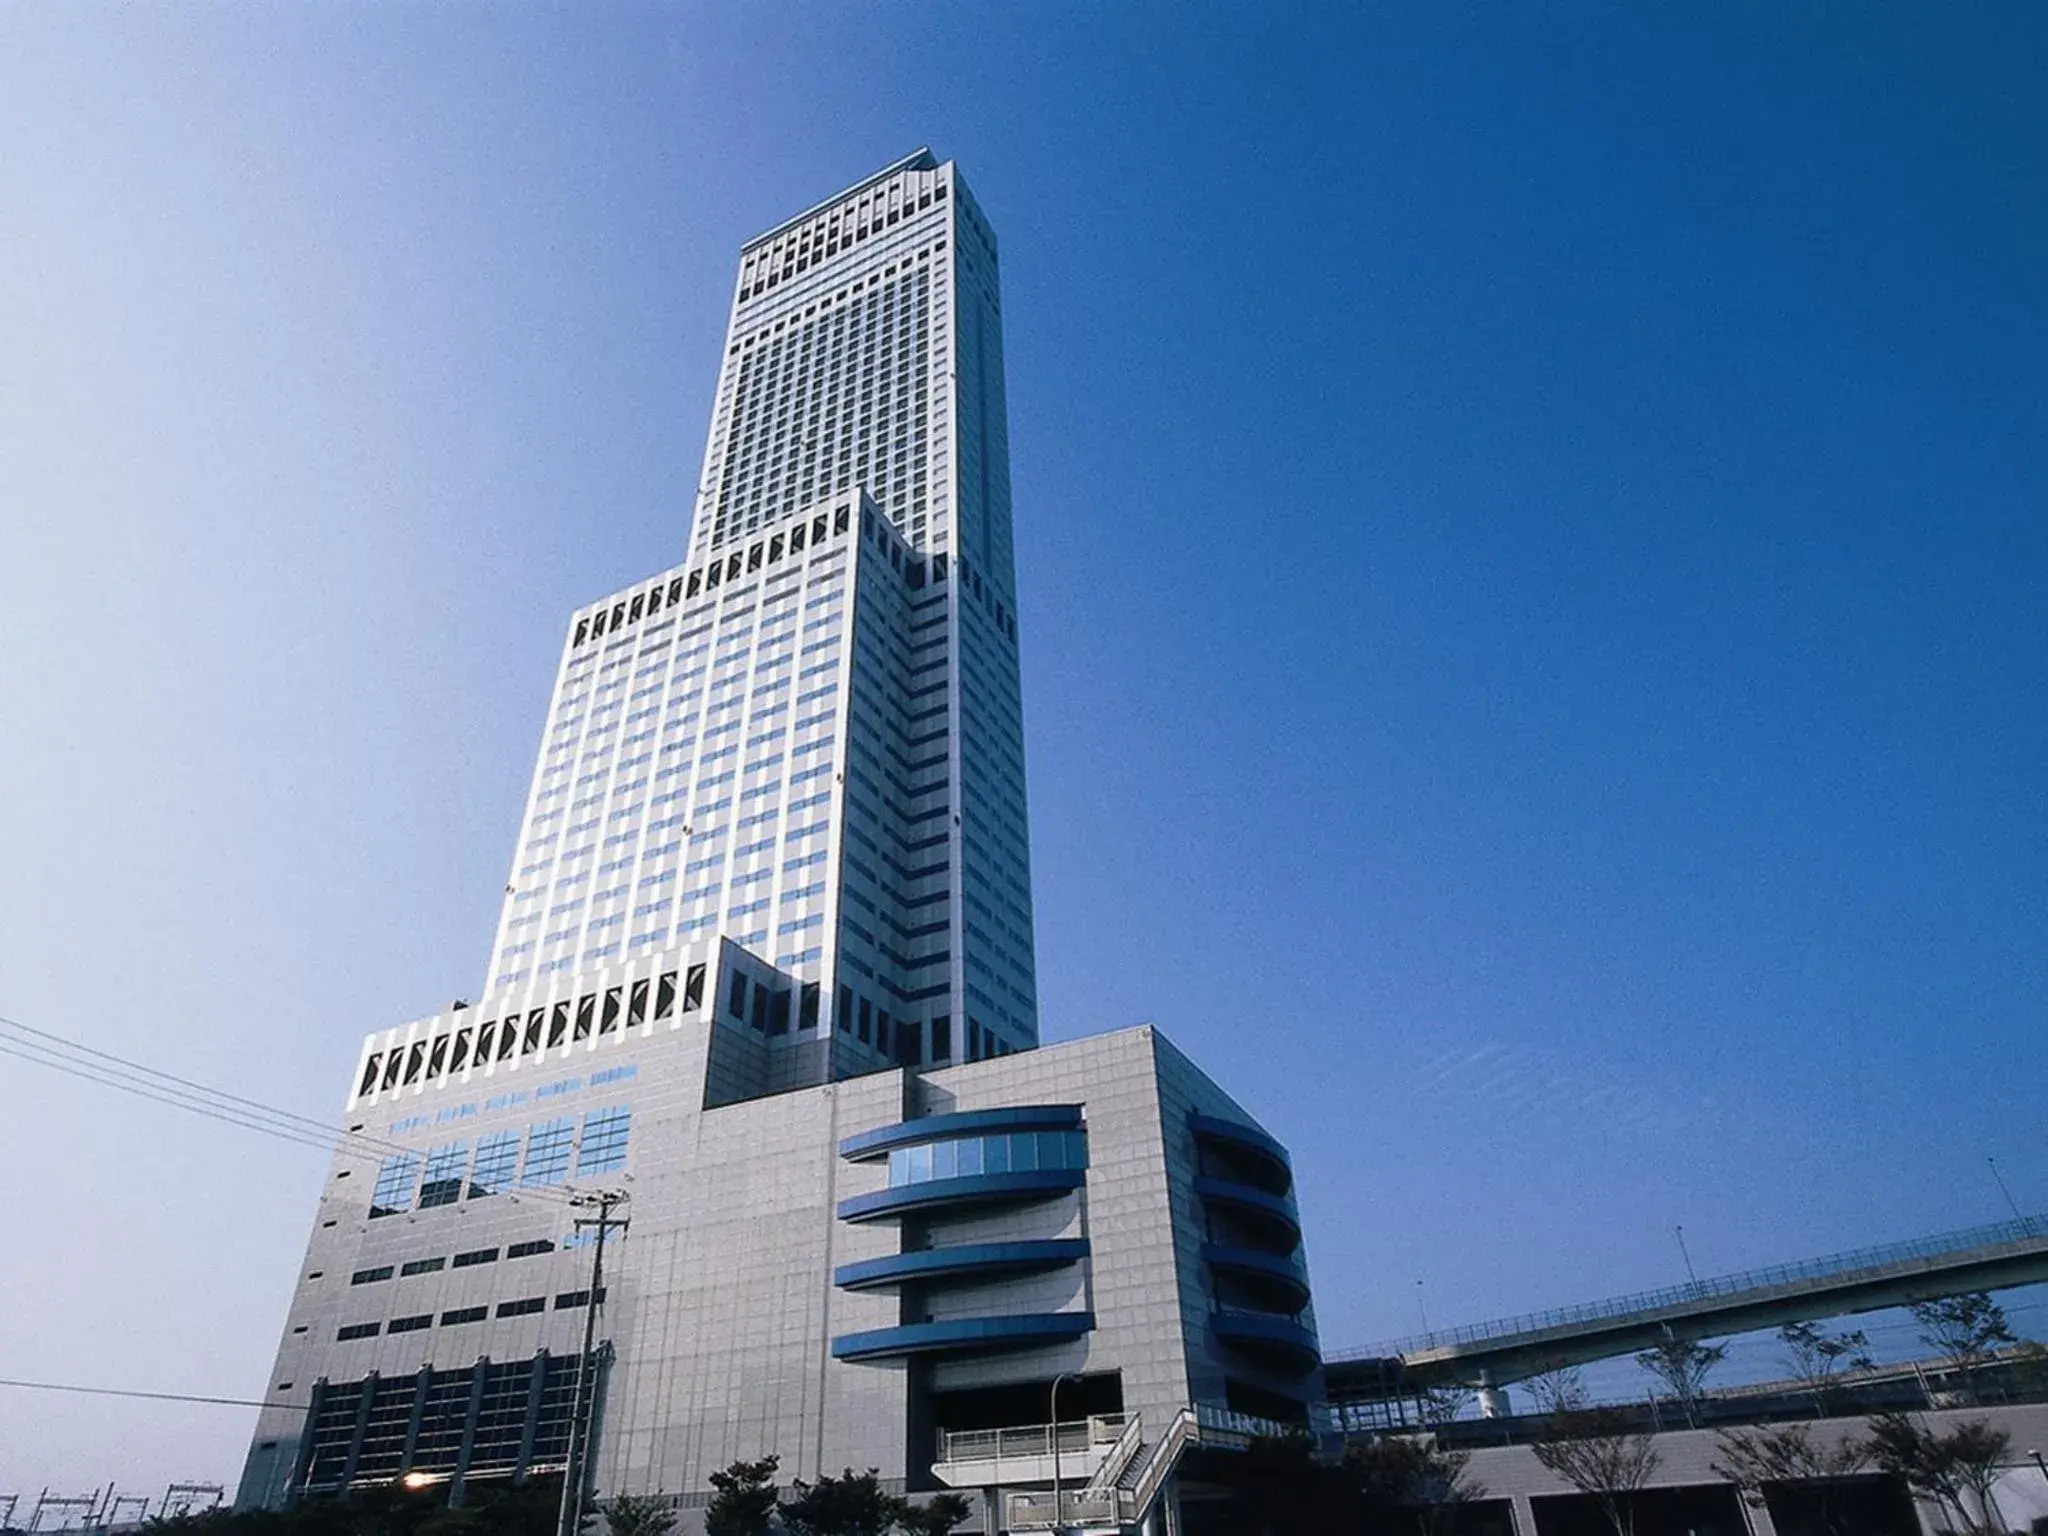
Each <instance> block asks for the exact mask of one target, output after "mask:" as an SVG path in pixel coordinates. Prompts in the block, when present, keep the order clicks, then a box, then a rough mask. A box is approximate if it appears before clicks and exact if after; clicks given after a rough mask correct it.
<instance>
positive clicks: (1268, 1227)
mask: <svg viewBox="0 0 2048 1536" xmlns="http://www.w3.org/2000/svg"><path fill="white" fill-rule="evenodd" d="M1195 1193H1196V1194H1198V1195H1200V1196H1201V1197H1202V1200H1203V1201H1204V1203H1206V1204H1208V1205H1212V1206H1221V1207H1223V1208H1224V1209H1225V1210H1228V1211H1230V1212H1231V1213H1232V1214H1233V1215H1235V1216H1237V1217H1239V1218H1240V1219H1241V1220H1242V1221H1243V1222H1244V1223H1245V1225H1246V1227H1247V1228H1249V1229H1250V1230H1251V1231H1252V1232H1254V1233H1255V1234H1257V1236H1258V1237H1259V1238H1260V1239H1261V1240H1262V1246H1264V1247H1265V1248H1267V1249H1268V1250H1270V1251H1271V1252H1273V1253H1282V1254H1287V1253H1292V1252H1294V1250H1295V1249H1296V1248H1298V1247H1300V1246H1301V1221H1300V1218H1299V1217H1297V1216H1296V1215H1295V1214H1294V1202H1293V1201H1292V1200H1289V1199H1287V1198H1286V1197H1285V1196H1283V1195H1275V1194H1270V1193H1268V1192H1267V1191H1266V1190H1263V1189H1260V1188H1259V1187H1258V1186H1256V1185H1253V1184H1240V1183H1238V1182H1237V1181H1236V1180H1235V1179H1215V1178H1208V1177H1203V1178H1198V1179H1196V1180H1195Z"/></svg>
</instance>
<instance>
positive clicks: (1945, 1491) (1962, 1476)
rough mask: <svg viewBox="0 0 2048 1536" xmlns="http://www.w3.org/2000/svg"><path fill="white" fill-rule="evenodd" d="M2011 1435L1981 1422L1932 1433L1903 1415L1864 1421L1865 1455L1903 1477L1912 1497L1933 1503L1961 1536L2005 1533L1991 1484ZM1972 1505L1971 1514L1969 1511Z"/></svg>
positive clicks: (2008, 1449)
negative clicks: (1867, 1448)
mask: <svg viewBox="0 0 2048 1536" xmlns="http://www.w3.org/2000/svg"><path fill="white" fill-rule="evenodd" d="M2011 1449H2012V1436H2011V1435H2008V1434H2006V1433H2004V1432H2003V1431H2001V1430H1995V1429H1993V1428H1992V1427H1991V1426H1990V1425H1988V1424H1986V1423H1985V1422H1984V1421H1983V1420H1982V1419H1966V1420H1964V1421H1963V1422H1962V1423H1960V1424H1958V1425H1956V1426H1955V1427H1954V1428H1953V1429H1951V1430H1949V1432H1948V1433H1947V1434H1937V1433H1935V1432H1934V1431H1933V1430H1931V1429H1927V1428H1925V1427H1924V1426H1922V1425H1920V1424H1918V1423H1916V1422H1914V1420H1913V1419H1912V1417H1911V1416H1910V1415H1908V1414H1903V1413H1885V1414H1880V1415H1878V1416H1877V1417H1876V1418H1874V1419H1872V1420H1871V1421H1870V1453H1871V1456H1872V1458H1873V1459H1874V1460H1875V1461H1876V1462H1877V1464H1878V1465H1879V1466H1880V1467H1882V1468H1884V1470H1885V1471H1887V1472H1889V1473H1891V1474H1893V1475H1894V1476H1895V1477H1900V1478H1903V1479H1905V1482H1906V1486H1907V1487H1909V1488H1911V1489H1912V1490H1913V1491H1914V1492H1915V1493H1917V1494H1921V1495H1923V1496H1924V1497H1927V1498H1930V1499H1933V1500H1934V1502H1935V1503H1936V1505H1938V1506H1939V1507H1940V1508H1941V1509H1942V1510H1943V1511H1945V1512H1946V1513H1948V1514H1950V1515H1952V1516H1954V1517H1955V1520H1956V1522H1957V1525H1956V1528H1957V1529H1958V1530H1960V1531H1963V1532H1966V1533H1967V1536H1996V1533H1999V1532H2003V1531H2004V1530H2005V1521H2004V1520H2003V1519H2002V1518H2000V1516H1999V1513H1998V1505H1997V1503H1996V1502H1995V1501H1994V1500H1993V1498H1992V1496H1991V1485H1992V1484H1993V1483H1996V1482H1997V1481H1998V1475H1999V1473H2000V1471H2001V1470H2003V1467H2004V1463H2005V1458H2006V1454H2007V1452H2009V1451H2010V1450H2011ZM1972 1499H1974V1500H1975V1501H1976V1506H1977V1507H1976V1510H1975V1511H1974V1512H1972V1510H1971V1508H1970V1503H1971V1500H1972Z"/></svg>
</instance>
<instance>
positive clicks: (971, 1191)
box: [839, 1168, 1088, 1221]
mask: <svg viewBox="0 0 2048 1536" xmlns="http://www.w3.org/2000/svg"><path fill="white" fill-rule="evenodd" d="M1087 1181H1088V1171H1087V1170H1086V1169H1085V1168H1038V1169H1034V1170H1032V1171H1030V1172H1028V1173H978V1174H975V1175H974V1176H973V1177H972V1178H965V1179H927V1180H925V1181H924V1182H923V1183H920V1184H897V1185H893V1186H891V1187H890V1188H888V1189H878V1190H876V1191H875V1192H874V1193H873V1194H871V1195H853V1196H851V1197H849V1198H848V1199H845V1200H842V1201H840V1202H839V1219H840V1220H841V1221H885V1220H888V1219H889V1218H891V1217H895V1216H904V1215H908V1214H910V1213H912V1212H922V1211H934V1210H943V1209H946V1208H947V1207H954V1206H975V1205H1027V1204H1030V1203H1031V1202H1032V1201H1035V1200H1050V1199H1052V1198H1053V1197H1054V1196H1056V1195H1063V1194H1065V1193H1066V1192H1067V1191H1068V1190H1070V1189H1079V1188H1080V1187H1081V1186H1082V1185H1083V1184H1085V1183H1086V1182H1087Z"/></svg>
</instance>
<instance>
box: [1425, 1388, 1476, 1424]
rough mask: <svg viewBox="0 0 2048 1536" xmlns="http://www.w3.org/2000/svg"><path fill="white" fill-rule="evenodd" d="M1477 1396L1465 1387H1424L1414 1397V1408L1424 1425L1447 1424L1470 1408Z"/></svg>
mask: <svg viewBox="0 0 2048 1536" xmlns="http://www.w3.org/2000/svg"><path fill="white" fill-rule="evenodd" d="M1478 1395H1479V1394H1478V1393H1476V1392H1474V1391H1473V1390H1472V1389H1471V1388H1470V1387H1466V1386H1458V1385H1455V1384H1454V1385H1451V1386H1444V1387H1424V1388H1423V1389H1422V1390H1421V1391H1420V1392H1418V1393H1417V1394H1416V1395H1415V1408H1416V1411H1417V1412H1418V1413H1420V1414H1421V1415H1422V1422H1423V1423H1425V1424H1430V1425H1436V1424H1449V1423H1451V1422H1452V1421H1454V1420H1455V1419H1456V1418H1457V1417H1458V1415H1460V1414H1461V1413H1463V1412H1464V1411H1465V1410H1466V1409H1467V1408H1469V1407H1471V1406H1472V1399H1473V1398H1475V1397H1477V1396H1478Z"/></svg>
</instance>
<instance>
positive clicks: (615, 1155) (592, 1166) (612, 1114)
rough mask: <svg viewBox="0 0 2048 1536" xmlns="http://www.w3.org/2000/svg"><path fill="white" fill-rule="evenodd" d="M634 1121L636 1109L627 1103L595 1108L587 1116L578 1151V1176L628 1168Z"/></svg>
mask: <svg viewBox="0 0 2048 1536" xmlns="http://www.w3.org/2000/svg"><path fill="white" fill-rule="evenodd" d="M631 1123H632V1111H631V1110H629V1109H627V1108H625V1107H624V1106H623V1105H621V1106H620V1107H618V1108H616V1109H597V1110H592V1111H591V1112H590V1114H589V1115H587V1116H585V1117H584V1121H583V1140H582V1143H581V1145H580V1146H579V1147H578V1149H577V1152H576V1177H578V1178H579V1179H580V1178H583V1177H584V1176H585V1175H587V1174H593V1173H612V1172H614V1171H616V1170H618V1169H620V1168H623V1167H625V1166H626V1136H627V1132H628V1131H629V1129H630V1128H631Z"/></svg>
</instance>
